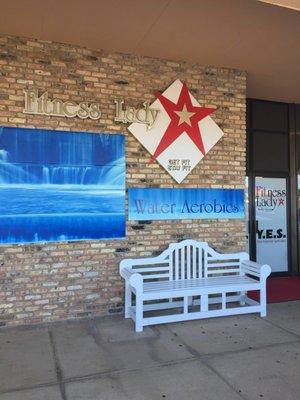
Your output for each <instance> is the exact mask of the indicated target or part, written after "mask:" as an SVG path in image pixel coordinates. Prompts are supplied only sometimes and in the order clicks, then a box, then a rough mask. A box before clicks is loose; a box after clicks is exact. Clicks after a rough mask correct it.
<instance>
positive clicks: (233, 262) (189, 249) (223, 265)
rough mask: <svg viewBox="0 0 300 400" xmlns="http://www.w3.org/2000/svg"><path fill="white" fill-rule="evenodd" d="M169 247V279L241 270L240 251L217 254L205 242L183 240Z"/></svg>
mask: <svg viewBox="0 0 300 400" xmlns="http://www.w3.org/2000/svg"><path fill="white" fill-rule="evenodd" d="M169 249H170V279H171V280H173V279H175V280H178V279H194V278H207V277H212V276H220V275H222V276H224V275H237V274H240V271H241V257H240V253H238V254H219V253H217V252H216V251H215V250H213V249H212V248H211V247H209V245H208V244H207V243H206V242H197V241H195V240H184V241H182V242H180V243H175V244H171V245H170V246H169ZM245 257H247V255H245Z"/></svg>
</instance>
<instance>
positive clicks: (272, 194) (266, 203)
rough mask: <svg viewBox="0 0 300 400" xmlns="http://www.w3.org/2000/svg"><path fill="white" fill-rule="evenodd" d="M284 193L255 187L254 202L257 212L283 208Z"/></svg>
mask: <svg viewBox="0 0 300 400" xmlns="http://www.w3.org/2000/svg"><path fill="white" fill-rule="evenodd" d="M285 201H286V191H285V190H278V189H270V188H266V187H264V186H256V188H255V202H256V207H257V208H258V209H259V210H264V211H274V210H275V209H276V208H278V207H285Z"/></svg>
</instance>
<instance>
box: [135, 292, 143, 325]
mask: <svg viewBox="0 0 300 400" xmlns="http://www.w3.org/2000/svg"><path fill="white" fill-rule="evenodd" d="M135 331H136V332H142V331H143V300H142V299H141V296H138V294H137V295H136V302H135Z"/></svg>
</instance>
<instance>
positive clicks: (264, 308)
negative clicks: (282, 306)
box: [260, 284, 267, 317]
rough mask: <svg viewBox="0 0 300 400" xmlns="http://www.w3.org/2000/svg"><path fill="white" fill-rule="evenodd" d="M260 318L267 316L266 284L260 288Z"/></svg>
mask: <svg viewBox="0 0 300 400" xmlns="http://www.w3.org/2000/svg"><path fill="white" fill-rule="evenodd" d="M260 307H261V309H260V310H261V311H260V316H261V317H265V316H266V315H267V291H266V284H265V285H262V286H261V288H260Z"/></svg>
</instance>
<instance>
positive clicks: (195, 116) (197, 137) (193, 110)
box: [151, 83, 216, 161]
mask: <svg viewBox="0 0 300 400" xmlns="http://www.w3.org/2000/svg"><path fill="white" fill-rule="evenodd" d="M156 96H157V98H158V100H159V101H160V102H161V104H162V106H163V107H164V109H165V110H166V112H167V113H168V115H169V117H170V118H171V121H170V124H169V126H168V128H167V130H166V132H165V133H164V136H163V137H162V138H161V141H160V142H159V144H158V146H157V148H156V150H155V152H154V154H153V156H152V157H151V160H152V161H153V160H156V159H157V157H158V156H159V155H160V154H161V153H162V152H163V151H165V150H166V149H167V148H168V147H169V146H170V145H171V144H172V143H173V142H174V141H175V140H176V139H177V138H178V137H179V136H180V135H182V134H183V133H184V132H186V133H187V134H188V135H189V137H190V138H191V139H192V141H193V142H194V143H195V145H196V146H197V147H198V149H199V150H200V151H201V153H202V154H205V149H204V145H203V141H202V137H201V132H200V129H199V125H198V122H199V121H201V120H202V119H203V118H205V117H207V116H208V115H210V114H212V113H213V112H214V111H216V110H215V108H208V107H195V106H193V105H192V102H191V97H190V94H189V91H188V88H187V86H186V84H185V83H184V84H183V86H182V89H181V92H180V95H179V98H178V101H177V103H173V102H172V101H171V100H169V99H167V98H166V97H164V96H163V95H162V94H161V93H159V92H158V93H157V94H156Z"/></svg>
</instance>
